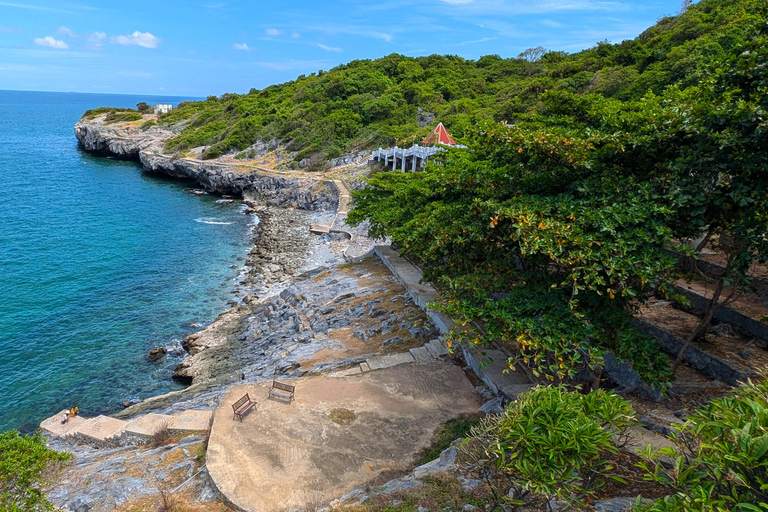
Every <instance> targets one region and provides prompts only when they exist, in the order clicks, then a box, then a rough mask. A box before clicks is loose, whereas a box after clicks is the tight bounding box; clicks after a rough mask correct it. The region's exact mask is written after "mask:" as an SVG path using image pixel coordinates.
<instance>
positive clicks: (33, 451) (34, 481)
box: [0, 430, 72, 512]
mask: <svg viewBox="0 0 768 512" xmlns="http://www.w3.org/2000/svg"><path fill="white" fill-rule="evenodd" d="M71 459H72V454H70V453H63V452H57V451H54V450H51V449H49V448H48V447H47V446H46V440H45V437H43V435H42V434H41V433H40V432H37V433H35V434H31V435H28V436H23V435H20V434H19V432H18V431H16V430H11V431H9V432H4V433H2V434H0V510H3V511H9V512H32V511H38V510H54V508H53V505H51V503H50V502H49V501H48V499H47V498H46V496H45V489H46V487H48V486H49V485H50V483H51V481H52V479H53V477H54V476H55V474H56V471H57V470H58V469H60V468H61V467H62V466H63V464H65V463H66V462H67V461H69V460H71Z"/></svg>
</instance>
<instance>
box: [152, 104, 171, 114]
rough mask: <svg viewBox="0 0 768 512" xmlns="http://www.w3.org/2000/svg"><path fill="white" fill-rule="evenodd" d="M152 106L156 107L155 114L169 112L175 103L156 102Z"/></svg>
mask: <svg viewBox="0 0 768 512" xmlns="http://www.w3.org/2000/svg"><path fill="white" fill-rule="evenodd" d="M152 108H154V110H155V114H167V113H168V112H170V111H171V110H173V105H171V104H170V103H155V104H154V105H153V106H152Z"/></svg>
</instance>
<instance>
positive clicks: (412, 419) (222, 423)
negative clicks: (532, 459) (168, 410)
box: [206, 361, 482, 512]
mask: <svg viewBox="0 0 768 512" xmlns="http://www.w3.org/2000/svg"><path fill="white" fill-rule="evenodd" d="M291 384H294V385H296V399H295V400H294V402H293V404H291V405H286V404H284V403H280V402H276V401H273V400H264V401H262V402H260V403H259V407H258V408H257V409H255V410H253V411H252V412H251V413H250V414H249V415H248V416H246V417H245V418H244V419H243V422H242V423H241V422H239V421H237V420H233V419H232V408H231V407H230V404H231V403H232V402H234V401H235V400H237V399H238V398H239V397H240V396H242V395H243V394H244V393H250V394H251V396H264V395H265V394H266V392H267V389H268V388H269V383H268V382H267V383H260V384H245V385H240V386H234V387H233V388H231V389H230V390H229V391H228V392H227V393H226V394H225V395H224V396H223V397H222V399H221V405H220V406H219V407H218V408H217V409H216V411H215V413H214V420H213V427H212V429H211V436H210V440H209V443H208V453H207V457H206V465H207V468H208V472H209V474H210V476H211V478H212V480H213V482H214V483H215V484H216V486H217V487H218V489H219V490H220V491H221V492H222V493H223V494H224V496H225V497H226V499H227V500H228V501H230V502H232V503H233V504H234V505H235V507H236V508H238V509H242V510H245V511H259V512H273V511H274V512H277V511H282V510H308V509H311V510H315V509H317V505H318V504H321V503H323V502H326V501H328V500H331V499H333V498H335V497H338V496H341V495H343V494H345V493H347V492H350V491H351V490H353V489H357V488H362V487H365V485H366V483H367V482H369V481H370V480H371V479H373V478H375V477H377V476H378V475H380V474H382V473H383V472H385V471H390V470H395V471H397V470H405V469H407V468H409V467H411V465H412V463H413V459H414V456H415V454H416V453H417V452H418V451H419V450H420V449H422V448H423V447H425V446H427V445H429V443H430V440H431V438H432V434H433V432H434V430H435V428H437V427H438V426H439V425H441V424H443V423H444V422H445V421H447V420H449V419H451V418H454V417H456V416H458V415H460V414H462V413H473V412H476V411H477V408H478V407H479V405H480V404H481V403H482V398H481V397H480V396H479V395H477V394H475V393H474V391H473V386H472V385H471V384H470V382H469V381H468V380H467V378H466V377H465V376H464V373H463V372H462V370H461V368H459V367H458V366H455V365H453V364H451V363H449V362H437V361H436V362H432V363H414V364H401V365H397V366H393V367H390V368H385V369H381V370H378V371H375V372H367V373H364V374H360V375H357V376H348V377H345V378H334V377H328V376H314V377H305V378H301V379H298V380H296V381H293V382H291ZM339 408H343V409H348V410H351V411H353V412H354V413H355V420H354V421H353V422H352V423H351V424H349V425H340V424H338V423H335V422H333V421H332V420H331V419H330V413H331V411H332V410H333V409H339Z"/></svg>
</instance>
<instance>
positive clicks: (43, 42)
mask: <svg viewBox="0 0 768 512" xmlns="http://www.w3.org/2000/svg"><path fill="white" fill-rule="evenodd" d="M33 42H34V43H35V44H39V45H40V46H47V47H49V48H56V49H57V50H66V49H68V48H69V45H68V44H67V43H65V42H64V41H62V40H61V39H54V38H53V37H52V36H45V37H36V38H35V39H34V40H33Z"/></svg>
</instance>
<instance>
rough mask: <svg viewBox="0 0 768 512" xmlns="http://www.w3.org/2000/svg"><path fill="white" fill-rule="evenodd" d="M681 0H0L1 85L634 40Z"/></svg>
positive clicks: (212, 81)
mask: <svg viewBox="0 0 768 512" xmlns="http://www.w3.org/2000/svg"><path fill="white" fill-rule="evenodd" d="M680 4H681V0H367V1H362V0H339V1H335V2H323V1H317V0H315V1H312V0H297V1H290V0H282V1H280V0H276V1H270V2H265V1H250V2H249V1H228V0H201V1H200V2H197V1H196V0H188V1H183V2H182V1H161V0H155V1H147V0H132V1H124V0H112V1H110V2H88V0H83V1H82V2H78V3H70V2H62V1H56V2H52V1H45V0H34V2H33V1H32V0H29V1H28V0H0V89H17V90H36V91H77V92H102V93H126V94H131V93H135V94H160V95H180V96H207V95H210V94H215V95H220V94H222V93H225V92H238V93H243V92H247V91H248V90H249V89H250V88H252V87H256V88H262V87H265V86H267V85H269V84H273V83H278V82H284V81H286V80H291V79H293V78H295V77H296V76H297V75H300V74H303V73H311V72H314V71H317V70H319V69H326V70H327V69H330V68H332V67H334V66H335V65H337V64H340V63H344V62H349V61H350V60H354V59H373V58H377V57H382V56H384V55H388V54H390V53H402V54H405V55H411V56H419V55H430V54H433V53H440V54H456V55H461V56H462V57H466V58H471V59H474V58H477V57H479V56H481V55H488V54H499V55H501V56H503V57H514V56H516V55H517V54H519V53H520V52H521V51H523V50H525V49H526V48H530V47H533V46H539V45H541V46H544V47H545V48H547V49H549V50H563V51H567V52H575V51H578V50H581V49H584V48H589V47H590V46H593V45H594V44H595V43H596V42H597V41H602V40H605V39H607V40H609V41H611V42H619V41H622V40H624V39H630V38H633V37H636V36H637V35H638V34H640V32H642V31H643V30H644V29H645V28H647V27H649V26H651V25H652V24H653V23H655V22H656V20H657V19H658V18H660V17H661V16H664V15H672V14H675V13H677V11H678V10H679V8H680Z"/></svg>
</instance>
